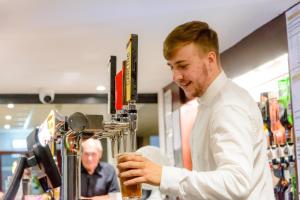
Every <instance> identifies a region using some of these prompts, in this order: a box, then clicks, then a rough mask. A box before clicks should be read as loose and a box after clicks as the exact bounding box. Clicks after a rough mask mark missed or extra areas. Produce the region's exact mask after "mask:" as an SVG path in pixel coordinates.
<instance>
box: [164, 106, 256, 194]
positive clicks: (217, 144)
mask: <svg viewBox="0 0 300 200" xmlns="http://www.w3.org/2000/svg"><path fill="white" fill-rule="evenodd" d="M252 124H253V123H252V121H251V118H250V117H249V115H248V114H247V112H245V110H243V109H242V108H240V107H238V106H225V107H223V108H222V109H221V110H219V111H217V112H215V113H213V114H212V118H211V120H210V123H209V134H210V140H209V141H207V142H209V143H210V144H209V147H210V150H211V152H212V155H213V159H214V161H213V162H215V164H216V166H217V168H216V170H214V171H188V170H186V169H180V168H175V167H163V170H162V177H161V184H160V189H161V192H162V193H166V194H173V195H176V196H179V197H180V198H182V199H210V200H213V199H222V200H225V199H244V198H246V197H247V196H248V195H249V193H250V190H251V186H250V185H251V183H250V180H251V174H252V171H253V162H254V161H253V150H252V148H253V147H252V140H253V139H252V137H254V136H253V135H252V134H253V132H254V129H253V127H252ZM199 134H201V133H199ZM191 148H192V149H193V150H196V149H197V148H196V147H191ZM198 162H206V161H205V160H203V161H198Z"/></svg>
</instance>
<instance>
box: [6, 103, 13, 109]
mask: <svg viewBox="0 0 300 200" xmlns="http://www.w3.org/2000/svg"><path fill="white" fill-rule="evenodd" d="M7 107H8V108H10V109H12V108H14V107H15V105H14V104H13V103H9V104H7Z"/></svg>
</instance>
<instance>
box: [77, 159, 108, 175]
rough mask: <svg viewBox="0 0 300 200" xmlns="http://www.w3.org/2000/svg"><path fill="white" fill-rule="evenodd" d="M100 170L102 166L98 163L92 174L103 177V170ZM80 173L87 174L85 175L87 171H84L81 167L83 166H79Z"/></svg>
mask: <svg viewBox="0 0 300 200" xmlns="http://www.w3.org/2000/svg"><path fill="white" fill-rule="evenodd" d="M102 168H103V166H102V164H101V162H99V164H98V166H97V167H96V169H95V171H94V173H93V174H98V175H99V176H101V177H102V176H103V172H102V171H103V170H102ZM81 172H85V173H86V174H88V173H87V171H86V169H85V168H84V167H83V165H82V164H81Z"/></svg>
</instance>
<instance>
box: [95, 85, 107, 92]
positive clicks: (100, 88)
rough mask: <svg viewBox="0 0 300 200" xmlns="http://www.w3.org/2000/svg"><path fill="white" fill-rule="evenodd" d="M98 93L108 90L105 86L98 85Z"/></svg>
mask: <svg viewBox="0 0 300 200" xmlns="http://www.w3.org/2000/svg"><path fill="white" fill-rule="evenodd" d="M96 90H97V91H104V90H106V87H105V86H103V85H98V86H97V88H96Z"/></svg>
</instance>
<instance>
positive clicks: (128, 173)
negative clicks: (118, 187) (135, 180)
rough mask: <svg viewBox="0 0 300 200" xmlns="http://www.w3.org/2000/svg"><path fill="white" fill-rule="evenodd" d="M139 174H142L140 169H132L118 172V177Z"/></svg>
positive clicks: (136, 175) (137, 175)
mask: <svg viewBox="0 0 300 200" xmlns="http://www.w3.org/2000/svg"><path fill="white" fill-rule="evenodd" d="M139 176H143V170H141V169H132V170H128V171H125V172H122V173H120V174H119V177H120V178H130V177H139Z"/></svg>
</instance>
